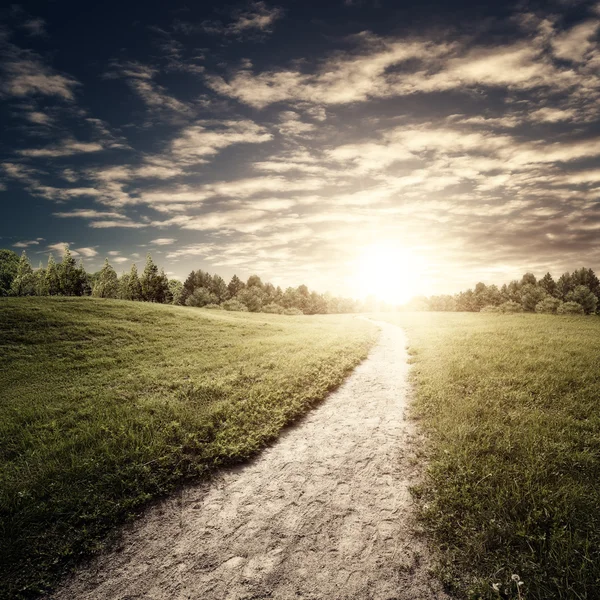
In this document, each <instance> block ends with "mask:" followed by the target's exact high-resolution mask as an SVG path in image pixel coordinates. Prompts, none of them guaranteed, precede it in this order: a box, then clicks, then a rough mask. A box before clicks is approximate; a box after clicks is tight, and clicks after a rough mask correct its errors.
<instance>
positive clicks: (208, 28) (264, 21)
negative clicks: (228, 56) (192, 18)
mask: <svg viewBox="0 0 600 600" xmlns="http://www.w3.org/2000/svg"><path fill="white" fill-rule="evenodd" d="M283 16H284V10H283V9H282V8H280V7H278V6H269V5H268V4H267V3H266V2H262V1H254V2H247V3H246V4H245V5H244V6H241V7H238V8H234V9H233V10H232V11H231V13H230V15H229V21H228V22H225V23H223V22H222V21H220V20H212V21H204V22H203V23H201V24H200V25H199V26H197V25H194V24H193V23H188V22H185V21H176V23H175V27H176V29H177V30H179V31H182V32H184V33H192V32H194V31H197V30H198V29H200V30H202V31H204V32H206V33H211V34H215V35H222V36H227V37H235V38H238V39H241V38H248V37H262V36H264V35H265V34H268V33H271V32H272V30H273V25H274V24H275V22H276V21H278V20H279V19H281V18H282V17H283Z"/></svg>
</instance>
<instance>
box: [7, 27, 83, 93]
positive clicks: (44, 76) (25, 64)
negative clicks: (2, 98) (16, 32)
mask: <svg viewBox="0 0 600 600" xmlns="http://www.w3.org/2000/svg"><path fill="white" fill-rule="evenodd" d="M0 48H1V49H2V52H3V60H2V61H0V69H1V70H2V72H3V74H4V76H3V78H2V82H1V83H0V91H1V93H3V94H4V95H8V96H15V97H26V96H36V95H39V96H55V97H58V98H60V99H62V100H66V101H72V100H74V98H75V89H76V88H77V87H78V86H79V85H80V84H79V82H78V81H77V80H76V79H74V78H73V77H71V76H69V75H66V74H61V73H57V72H56V71H55V70H54V69H53V68H52V67H51V66H49V65H47V64H46V63H45V62H44V61H43V59H42V58H41V57H40V56H39V55H38V54H36V53H35V52H33V51H31V50H23V49H21V48H19V47H17V46H15V45H14V44H11V43H9V42H7V41H6V40H4V42H3V43H2V39H0Z"/></svg>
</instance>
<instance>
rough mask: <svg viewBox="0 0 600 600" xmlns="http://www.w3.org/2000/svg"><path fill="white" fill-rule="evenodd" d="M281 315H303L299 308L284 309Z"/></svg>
mask: <svg viewBox="0 0 600 600" xmlns="http://www.w3.org/2000/svg"><path fill="white" fill-rule="evenodd" d="M283 314H284V315H303V314H304V313H303V312H302V311H301V310H300V309H299V308H296V307H295V306H292V307H291V308H286V309H284V311H283Z"/></svg>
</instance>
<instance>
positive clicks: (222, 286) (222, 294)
mask: <svg viewBox="0 0 600 600" xmlns="http://www.w3.org/2000/svg"><path fill="white" fill-rule="evenodd" d="M210 289H211V291H212V293H213V294H214V295H215V296H216V297H217V298H218V299H219V303H221V302H225V300H227V299H228V298H229V289H228V288H227V284H226V283H225V280H224V279H223V278H222V277H219V275H213V278H212V285H211V288H210Z"/></svg>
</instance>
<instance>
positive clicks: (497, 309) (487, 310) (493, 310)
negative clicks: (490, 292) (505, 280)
mask: <svg viewBox="0 0 600 600" xmlns="http://www.w3.org/2000/svg"><path fill="white" fill-rule="evenodd" d="M479 312H482V313H497V312H500V307H499V306H493V305H492V304H488V305H487V306H484V307H483V308H482V309H481V310H480V311H479Z"/></svg>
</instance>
